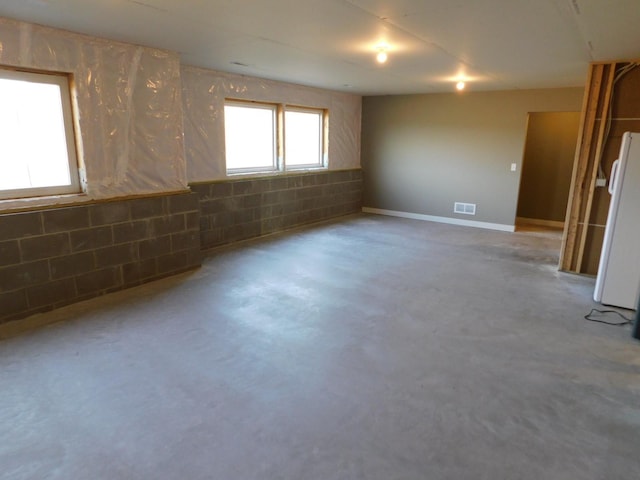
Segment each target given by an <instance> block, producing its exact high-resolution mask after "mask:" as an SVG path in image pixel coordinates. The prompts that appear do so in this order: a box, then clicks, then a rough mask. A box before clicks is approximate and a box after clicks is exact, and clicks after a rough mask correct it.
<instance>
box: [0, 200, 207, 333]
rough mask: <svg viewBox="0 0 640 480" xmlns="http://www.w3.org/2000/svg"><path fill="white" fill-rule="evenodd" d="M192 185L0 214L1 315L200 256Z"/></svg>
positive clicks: (64, 300)
mask: <svg viewBox="0 0 640 480" xmlns="http://www.w3.org/2000/svg"><path fill="white" fill-rule="evenodd" d="M199 225H200V213H199V205H198V196H197V195H195V194H193V193H184V194H175V195H164V196H153V197H144V198H134V199H129V200H116V201H109V202H102V203H91V204H82V205H77V206H71V207H63V208H53V209H43V210H36V211H28V212H22V213H10V214H0V323H2V322H6V321H8V320H12V319H16V318H21V317H25V316H28V315H31V314H33V313H38V312H43V311H47V310H51V309H53V308H57V307H60V306H62V305H66V304H69V303H74V302H77V301H80V300H84V299H88V298H91V297H95V296H98V295H102V294H105V293H109V292H113V291H116V290H121V289H123V288H127V287H131V286H134V285H138V284H141V283H144V282H148V281H150V280H154V279H157V278H161V277H164V276H168V275H172V274H175V273H179V272H183V271H186V270H189V269H191V268H195V267H197V266H199V265H200V264H201V254H200V235H199Z"/></svg>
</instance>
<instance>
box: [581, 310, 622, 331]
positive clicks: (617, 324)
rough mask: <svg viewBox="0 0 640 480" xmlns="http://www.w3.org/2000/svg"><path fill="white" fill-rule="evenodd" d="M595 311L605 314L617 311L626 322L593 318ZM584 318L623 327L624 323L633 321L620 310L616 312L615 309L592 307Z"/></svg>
mask: <svg viewBox="0 0 640 480" xmlns="http://www.w3.org/2000/svg"><path fill="white" fill-rule="evenodd" d="M594 312H595V313H599V314H600V315H603V316H604V315H607V314H609V313H615V314H616V315H617V316H618V317H620V318H622V319H623V320H624V322H607V321H606V320H600V319H598V318H593V315H594ZM584 318H585V320H589V321H590V322H597V323H604V324H605V325H613V326H615V327H622V326H623V325H631V324H632V323H633V320H632V319H631V318H627V317H625V316H624V315H622V314H621V313H620V312H616V311H615V310H598V309H596V308H592V309H591V311H590V312H589V313H588V314H586V315H585V316H584Z"/></svg>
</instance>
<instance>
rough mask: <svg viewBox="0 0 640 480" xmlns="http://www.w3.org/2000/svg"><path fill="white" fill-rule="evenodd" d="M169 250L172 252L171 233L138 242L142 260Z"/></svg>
mask: <svg viewBox="0 0 640 480" xmlns="http://www.w3.org/2000/svg"><path fill="white" fill-rule="evenodd" d="M169 252H171V237H170V236H169V235H164V236H162V237H156V238H150V239H148V240H142V241H141V242H138V256H139V258H140V260H146V259H148V258H154V257H158V256H160V255H165V254H167V253H169Z"/></svg>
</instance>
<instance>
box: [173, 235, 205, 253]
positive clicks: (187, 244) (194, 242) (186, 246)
mask: <svg viewBox="0 0 640 480" xmlns="http://www.w3.org/2000/svg"><path fill="white" fill-rule="evenodd" d="M181 250H200V233H199V232H180V233H174V234H173V235H171V251H172V252H178V251H181Z"/></svg>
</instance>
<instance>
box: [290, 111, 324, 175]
mask: <svg viewBox="0 0 640 480" xmlns="http://www.w3.org/2000/svg"><path fill="white" fill-rule="evenodd" d="M287 112H299V113H312V114H315V115H318V116H319V117H320V121H319V122H318V123H319V124H318V132H317V133H318V152H317V154H318V155H317V161H316V162H313V163H306V164H296V165H291V166H289V165H287V148H286V141H285V147H284V167H285V170H310V169H314V168H323V167H324V166H325V163H326V160H325V143H326V141H325V131H326V124H325V118H326V111H325V110H322V109H319V108H309V107H293V106H289V105H285V106H284V115H285V116H284V124H283V130H284V137H285V140H286V138H287V128H286V113H287Z"/></svg>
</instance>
